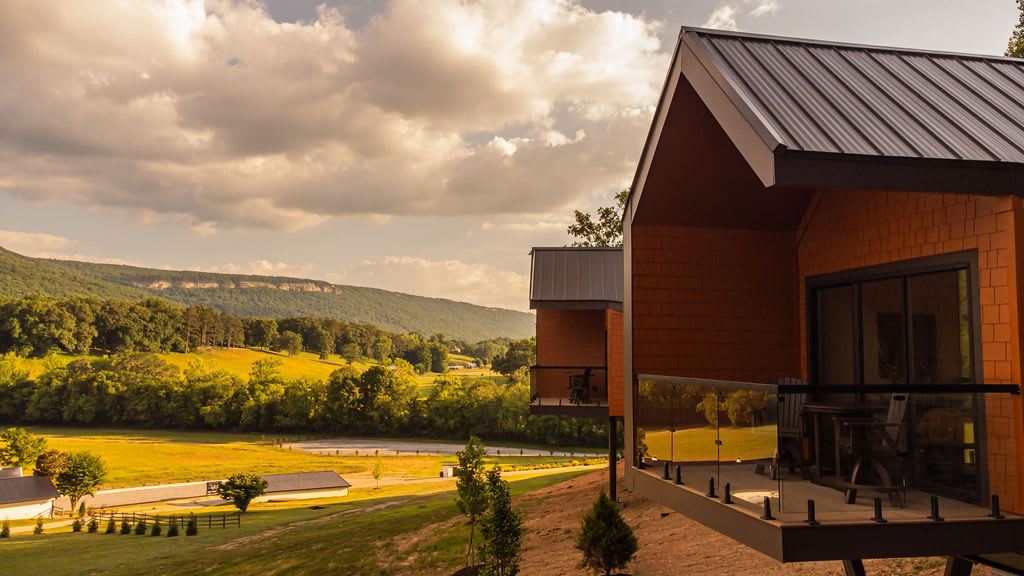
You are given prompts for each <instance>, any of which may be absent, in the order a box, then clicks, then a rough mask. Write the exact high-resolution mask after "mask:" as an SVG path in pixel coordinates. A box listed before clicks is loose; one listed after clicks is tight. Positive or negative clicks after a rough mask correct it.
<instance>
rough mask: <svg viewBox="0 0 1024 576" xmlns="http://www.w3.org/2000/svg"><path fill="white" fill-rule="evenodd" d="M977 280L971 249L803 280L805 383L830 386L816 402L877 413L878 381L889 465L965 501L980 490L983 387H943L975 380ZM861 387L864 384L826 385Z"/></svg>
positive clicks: (982, 490) (980, 496)
mask: <svg viewBox="0 0 1024 576" xmlns="http://www.w3.org/2000/svg"><path fill="white" fill-rule="evenodd" d="M976 278H977V261H976V255H975V253H973V252H971V253H959V254H953V255H944V256H939V257H934V258H927V259H919V260H913V261H908V262H903V263H897V264H891V265H886V266H881V267H875V268H866V269H861V270H851V271H845V272H842V273H838V274H832V275H828V276H820V277H816V278H812V279H809V280H808V286H807V287H808V304H809V306H808V313H809V314H808V318H809V320H810V322H809V325H808V330H809V340H808V342H809V348H808V351H809V356H808V360H809V366H808V368H809V370H808V373H809V374H810V383H811V384H812V385H815V386H827V387H829V388H828V389H827V390H824V389H823V391H827V392H829V393H827V394H823V393H821V394H815V395H814V396H815V398H816V400H817V401H819V402H826V403H831V404H848V403H850V404H855V405H857V406H861V407H868V408H869V409H870V410H871V411H872V413H873V416H874V417H875V419H878V420H886V418H887V417H889V418H890V419H891V417H892V414H893V412H891V408H892V406H893V404H892V398H893V397H896V394H895V393H891V391H890V390H887V388H888V387H892V388H893V390H899V394H901V395H902V396H901V397H904V398H906V400H907V404H906V405H907V409H906V411H905V417H904V418H903V419H902V420H900V422H898V423H897V424H900V426H899V429H900V430H901V440H900V442H901V444H902V445H904V446H905V448H903V451H904V453H905V454H906V459H905V463H904V465H903V466H904V467H905V468H907V469H906V470H897V471H894V473H899V474H904V473H905V474H907V476H908V478H909V479H912V480H913V482H914V485H916V486H922V487H927V488H928V489H930V490H932V491H933V492H935V493H939V494H945V495H947V496H950V497H953V498H957V499H960V500H965V501H971V502H979V501H981V500H983V499H984V498H985V492H986V491H985V485H986V482H985V462H984V453H985V450H984V447H983V440H984V429H983V427H984V418H983V416H982V415H983V413H984V411H983V406H982V395H981V394H962V393H961V394H951V393H945V391H944V390H943V388H942V387H943V386H947V385H965V384H975V383H978V384H980V383H981V382H980V378H979V376H978V373H979V372H980V371H979V370H977V366H978V364H979V363H980V361H981V359H980V354H979V352H978V347H977V342H978V339H979V338H978V337H979V334H977V328H976V324H975V322H976V316H977V312H976V305H977V296H976V290H977V288H976V287H975V286H976V280H975V279H976ZM860 385H867V386H872V388H869V389H862V390H864V393H860V390H861V389H856V390H858V391H857V392H853V391H852V392H851V393H843V392H842V391H838V390H836V388H835V387H837V386H838V387H845V386H860ZM879 387H881V388H879ZM918 389H920V392H917V391H916V390H918ZM851 390H855V389H853V388H852V389H851ZM869 392H870V393H869Z"/></svg>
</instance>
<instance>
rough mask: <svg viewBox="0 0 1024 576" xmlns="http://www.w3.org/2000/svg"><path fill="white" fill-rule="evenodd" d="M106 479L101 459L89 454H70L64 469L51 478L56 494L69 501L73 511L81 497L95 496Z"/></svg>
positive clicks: (105, 469) (104, 465) (105, 467)
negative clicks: (63, 496) (58, 493)
mask: <svg viewBox="0 0 1024 576" xmlns="http://www.w3.org/2000/svg"><path fill="white" fill-rule="evenodd" d="M106 477H107V465H106V464H104V462H103V458H100V457H99V456H97V455H95V454H93V453H91V452H84V451H82V452H71V453H70V454H68V460H67V464H66V465H65V466H64V469H63V470H61V471H60V473H58V474H57V477H56V478H53V485H54V486H55V487H56V488H57V492H60V493H61V494H63V495H65V496H67V497H68V499H69V500H71V509H72V510H73V509H75V507H76V506H77V505H78V501H79V500H81V499H82V497H83V496H90V495H92V494H95V493H96V489H97V488H99V487H100V484H102V483H103V480H104V479H105V478H106Z"/></svg>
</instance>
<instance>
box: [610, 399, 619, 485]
mask: <svg viewBox="0 0 1024 576" xmlns="http://www.w3.org/2000/svg"><path fill="white" fill-rule="evenodd" d="M618 452H619V447H618V426H616V418H615V416H609V417H608V497H609V498H611V499H612V502H618V497H617V494H616V486H615V472H616V471H617V470H618V468H619V466H618V462H616V457H617V456H618Z"/></svg>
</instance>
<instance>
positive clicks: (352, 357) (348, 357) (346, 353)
mask: <svg viewBox="0 0 1024 576" xmlns="http://www.w3.org/2000/svg"><path fill="white" fill-rule="evenodd" d="M338 354H339V355H341V357H342V358H344V359H345V361H346V362H348V363H349V364H351V363H353V362H355V361H356V360H360V359H362V357H363V352H362V351H361V350H360V349H359V344H356V343H355V342H349V343H348V344H345V345H344V346H342V347H341V350H339V351H338Z"/></svg>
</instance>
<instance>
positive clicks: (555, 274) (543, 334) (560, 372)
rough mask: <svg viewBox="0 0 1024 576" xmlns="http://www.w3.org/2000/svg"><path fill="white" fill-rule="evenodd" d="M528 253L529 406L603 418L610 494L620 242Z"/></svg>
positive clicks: (616, 415) (618, 384)
mask: <svg viewBox="0 0 1024 576" xmlns="http://www.w3.org/2000/svg"><path fill="white" fill-rule="evenodd" d="M530 255H531V258H532V261H531V269H530V308H532V309H534V310H536V311H537V364H536V365H534V366H531V367H530V414H533V415H554V416H571V417H576V418H601V419H607V420H608V437H609V440H608V457H609V462H610V463H611V465H610V466H609V470H610V472H609V475H610V478H609V493H610V494H611V497H612V498H614V497H615V470H616V467H615V465H614V463H615V461H616V458H617V452H618V448H617V446H616V443H617V422H618V421H620V420H622V416H623V386H622V382H623V381H624V380H623V378H624V372H623V358H622V346H623V334H622V290H623V276H622V248H580V247H573V248H534V249H533V250H532V251H531V252H530Z"/></svg>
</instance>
